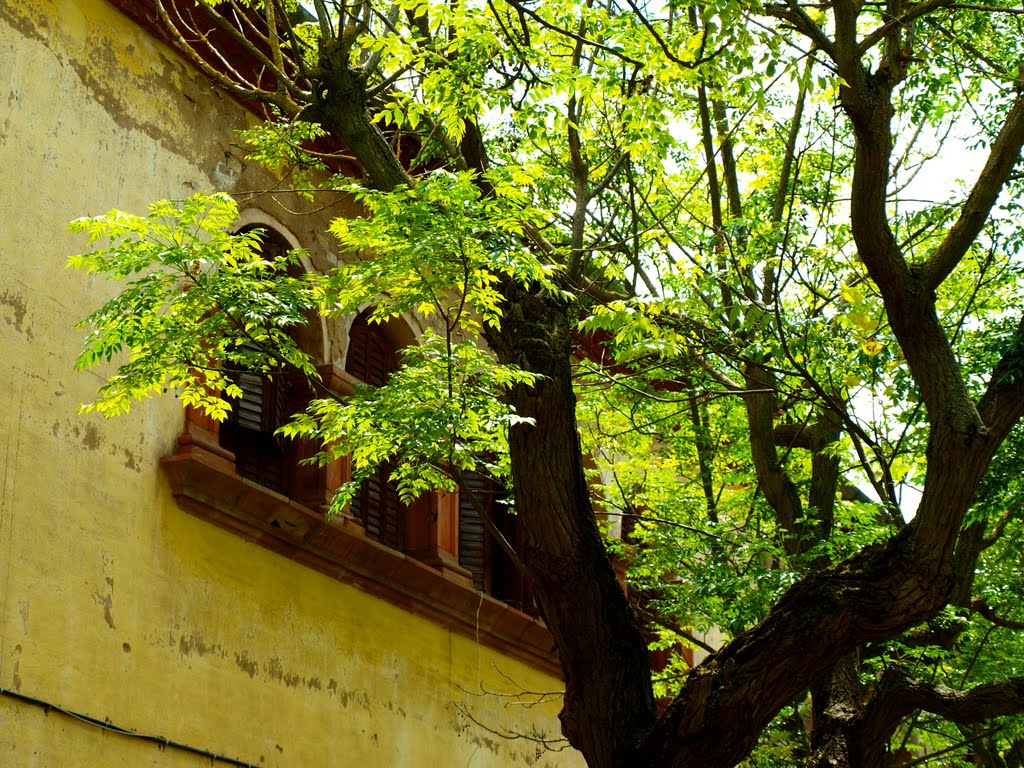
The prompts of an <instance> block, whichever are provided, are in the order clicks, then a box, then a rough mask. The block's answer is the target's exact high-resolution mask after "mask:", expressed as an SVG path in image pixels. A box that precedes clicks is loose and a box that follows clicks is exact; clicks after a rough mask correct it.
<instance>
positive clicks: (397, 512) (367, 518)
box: [345, 311, 405, 549]
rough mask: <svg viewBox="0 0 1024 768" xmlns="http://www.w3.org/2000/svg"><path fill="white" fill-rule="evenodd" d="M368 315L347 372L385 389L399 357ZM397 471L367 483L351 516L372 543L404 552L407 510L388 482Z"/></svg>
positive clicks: (381, 470) (358, 326) (380, 471)
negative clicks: (370, 322) (361, 525)
mask: <svg viewBox="0 0 1024 768" xmlns="http://www.w3.org/2000/svg"><path fill="white" fill-rule="evenodd" d="M368 314H369V312H368V311H367V312H364V313H363V314H361V315H359V316H358V317H357V318H356V319H355V320H354V321H353V323H352V329H351V330H350V331H349V348H348V357H347V359H346V362H345V370H346V371H347V372H348V373H350V374H352V375H353V376H355V377H356V378H357V379H360V380H361V381H363V382H364V383H366V384H369V385H370V386H374V387H381V386H384V385H385V384H387V382H388V378H389V377H390V375H391V372H392V371H393V370H395V368H396V367H397V361H396V354H395V350H394V348H393V347H392V346H391V345H390V344H389V343H388V341H387V339H386V338H385V337H384V335H383V334H382V333H381V331H380V330H379V328H377V327H374V328H370V326H369V325H368V324H367V322H366V320H367V316H368ZM393 468H394V467H393V465H391V464H390V463H388V464H384V465H381V466H380V467H378V468H377V471H376V472H375V473H374V475H373V476H372V477H369V478H367V479H366V481H365V482H364V483H363V485H362V487H360V489H359V492H358V493H357V494H356V496H355V498H353V499H352V505H351V512H352V516H353V517H354V518H355V519H356V520H359V521H360V522H361V523H362V524H363V527H364V528H366V534H367V535H368V536H369V537H370V538H371V539H373V540H375V541H379V542H380V543H382V544H385V545H387V546H389V547H392V548H393V549H402V545H403V542H404V531H403V519H404V517H405V507H404V505H403V504H402V502H401V500H400V499H399V498H398V490H397V489H396V488H395V485H394V483H392V482H390V481H389V480H388V477H389V476H390V474H391V472H392V470H393Z"/></svg>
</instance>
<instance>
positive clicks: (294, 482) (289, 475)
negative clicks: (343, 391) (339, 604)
mask: <svg viewBox="0 0 1024 768" xmlns="http://www.w3.org/2000/svg"><path fill="white" fill-rule="evenodd" d="M254 229H258V230H259V231H260V233H261V235H262V241H261V246H260V251H261V253H262V255H263V256H264V257H265V258H267V259H274V258H277V257H279V256H282V255H284V254H285V253H286V252H287V251H289V250H290V249H291V245H290V244H289V243H288V241H287V240H286V239H285V238H284V237H283V236H282V235H281V234H280V233H278V232H275V231H274V230H272V229H269V228H266V227H247V228H245V229H243V230H241V231H242V232H247V231H252V230H254ZM289 271H290V272H293V273H294V274H293V275H292V276H293V277H295V276H299V275H301V273H302V268H301V267H300V266H298V265H294V266H293V267H292V268H291V269H290V270H289ZM315 320H316V319H315V318H310V323H309V324H308V325H307V327H299V328H296V329H295V331H294V333H293V334H292V337H293V338H294V339H295V341H296V343H298V344H299V346H300V347H302V348H303V349H306V351H315V350H316V347H315V337H316V336H317V333H316V328H317V326H316V324H315ZM253 346H254V348H255V345H253ZM232 378H233V379H234V381H235V383H236V384H238V386H239V388H241V390H242V393H243V395H242V398H241V399H240V400H238V401H236V402H235V403H233V404H232V405H233V407H232V409H231V412H230V414H229V415H228V418H227V419H226V420H225V421H224V423H223V424H221V425H220V430H219V434H220V445H221V447H222V448H224V449H226V450H228V451H230V452H231V453H233V454H234V457H235V472H237V473H238V475H240V476H241V477H244V478H246V479H248V480H252V481H253V482H255V483H259V484H260V485H262V486H263V487H264V488H269V489H270V490H272V491H276V492H278V493H280V494H282V495H284V496H288V497H289V498H291V499H294V500H296V501H299V502H300V503H303V504H306V505H307V506H311V507H313V508H317V507H318V506H320V505H322V504H323V503H324V488H323V485H324V482H323V478H322V476H321V475H322V472H318V471H316V469H315V468H309V467H306V466H303V465H300V462H301V460H302V459H304V458H306V457H308V456H311V455H313V453H315V446H313V445H311V444H308V443H307V442H306V441H302V440H289V439H286V438H283V437H281V436H280V435H276V434H275V432H276V431H277V429H278V428H279V427H281V426H283V425H284V424H285V423H286V422H287V421H288V419H289V418H290V417H291V416H292V414H294V413H297V412H299V411H301V410H303V409H304V408H305V407H306V405H307V404H308V403H309V401H310V399H311V398H312V395H313V393H312V391H311V390H310V388H309V385H308V383H307V382H306V381H305V379H304V378H303V377H302V375H301V374H298V373H295V372H292V371H287V370H282V371H280V372H275V373H269V374H268V373H262V372H258V371H238V372H236V373H234V374H233V376H232Z"/></svg>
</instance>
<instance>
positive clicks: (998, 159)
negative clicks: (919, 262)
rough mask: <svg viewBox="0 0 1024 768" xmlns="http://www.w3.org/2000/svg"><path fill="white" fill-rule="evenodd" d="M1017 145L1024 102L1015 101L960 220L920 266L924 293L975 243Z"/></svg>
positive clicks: (1023, 130) (1023, 131)
mask: <svg viewBox="0 0 1024 768" xmlns="http://www.w3.org/2000/svg"><path fill="white" fill-rule="evenodd" d="M1021 146H1024V99H1021V98H1018V99H1017V101H1016V102H1015V103H1014V105H1013V107H1012V108H1011V109H1010V111H1009V113H1008V114H1007V115H1006V119H1005V120H1004V121H1003V127H1002V129H1001V130H1000V131H999V135H998V136H997V137H996V140H995V141H994V142H993V143H992V149H991V150H990V151H989V156H988V160H987V162H986V163H985V167H984V168H983V169H982V171H981V174H980V175H979V176H978V179H977V181H975V182H974V187H973V188H972V189H971V194H970V195H969V196H968V198H967V201H966V202H965V203H964V206H963V209H962V210H961V211H960V217H959V218H958V219H957V220H956V223H955V224H953V226H952V227H951V228H950V230H949V232H948V233H947V234H946V237H945V239H943V241H942V244H941V245H939V247H938V248H936V249H935V252H934V253H933V254H932V256H931V258H929V259H928V261H927V262H925V264H924V265H923V266H922V267H921V271H920V274H921V280H922V282H923V284H924V287H925V289H926V290H930V291H934V290H935V289H936V288H938V287H939V286H940V285H941V284H942V281H943V280H945V279H946V278H947V277H948V276H949V273H950V272H952V271H953V270H954V269H955V268H956V265H957V264H959V263H960V260H961V259H962V258H963V257H964V254H965V253H967V249H968V248H970V247H971V245H972V244H973V243H974V242H975V241H976V240H977V238H978V235H979V234H980V233H981V228H982V227H983V226H984V225H985V222H986V221H987V220H988V216H989V213H990V212H991V210H992V206H993V205H994V204H995V202H996V198H997V197H998V196H999V193H1000V192H1001V191H1002V189H1003V187H1004V185H1005V184H1006V182H1007V181H1008V180H1009V178H1010V174H1011V172H1012V171H1013V168H1014V166H1016V164H1017V162H1018V161H1019V160H1020V149H1021Z"/></svg>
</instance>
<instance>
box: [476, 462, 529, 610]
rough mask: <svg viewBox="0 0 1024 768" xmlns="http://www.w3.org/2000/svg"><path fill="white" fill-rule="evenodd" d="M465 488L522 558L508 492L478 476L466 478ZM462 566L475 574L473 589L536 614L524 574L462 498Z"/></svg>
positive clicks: (518, 524) (516, 525)
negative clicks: (507, 503)
mask: <svg viewBox="0 0 1024 768" xmlns="http://www.w3.org/2000/svg"><path fill="white" fill-rule="evenodd" d="M464 477H465V480H466V485H468V486H469V489H470V490H471V491H472V492H473V493H474V494H475V495H476V497H477V499H478V500H479V501H480V506H481V507H482V508H483V510H484V512H485V513H486V514H487V515H488V516H490V519H491V520H492V521H493V522H494V525H495V527H497V529H498V530H499V531H501V533H502V535H503V536H504V537H505V540H506V541H508V543H509V544H510V545H511V546H512V549H513V550H514V551H515V552H516V553H517V554H518V555H519V557H520V559H522V558H523V551H524V547H523V537H522V530H521V526H520V523H519V518H518V517H517V516H516V515H514V514H512V512H511V511H510V510H509V508H508V506H507V505H506V504H503V503H502V501H503V498H504V496H505V491H504V489H502V488H501V487H500V486H498V485H496V484H495V482H494V481H493V480H491V479H489V478H487V477H485V476H483V475H480V474H478V473H476V472H468V473H466V474H465V476H464ZM459 565H461V566H462V567H463V568H465V569H466V570H467V571H469V572H470V573H472V574H473V586H474V587H475V588H476V589H479V590H480V591H481V592H484V593H486V594H488V595H490V596H491V597H493V598H495V599H497V600H501V601H502V602H504V603H508V604H509V605H511V606H512V607H513V608H518V609H519V610H521V611H522V612H523V613H528V614H530V615H534V614H536V612H537V609H536V607H535V606H534V602H533V592H532V591H531V589H530V586H529V583H528V582H527V580H526V574H524V573H523V572H522V571H521V570H520V569H519V568H518V567H517V566H516V564H515V563H514V562H513V561H512V559H511V558H510V557H509V556H508V554H507V553H506V552H505V549H504V547H502V546H501V545H500V544H499V543H498V542H497V541H496V540H495V538H494V537H493V536H492V535H491V534H490V533H489V532H488V531H487V529H486V528H485V527H484V523H483V521H482V520H481V519H480V515H479V513H478V512H477V511H476V508H475V507H474V506H473V503H472V502H471V501H470V499H469V497H468V495H465V494H461V493H460V495H459Z"/></svg>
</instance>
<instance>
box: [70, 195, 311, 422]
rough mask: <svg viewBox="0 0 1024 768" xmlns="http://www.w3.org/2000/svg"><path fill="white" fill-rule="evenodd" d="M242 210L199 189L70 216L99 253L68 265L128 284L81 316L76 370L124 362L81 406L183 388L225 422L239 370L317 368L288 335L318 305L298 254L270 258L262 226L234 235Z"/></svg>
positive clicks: (108, 411)
mask: <svg viewBox="0 0 1024 768" xmlns="http://www.w3.org/2000/svg"><path fill="white" fill-rule="evenodd" d="M237 215H238V210H237V207H236V205H235V203H234V201H233V200H232V199H231V198H230V197H229V196H227V195H223V194H215V195H195V196H193V197H191V198H189V199H188V200H186V201H185V202H184V203H182V204H181V205H180V206H179V205H175V204H174V203H171V202H168V201H161V202H158V203H154V204H153V205H152V206H150V210H149V213H148V215H146V216H136V215H132V214H128V213H124V212H122V211H111V212H110V213H108V214H106V215H104V216H96V217H92V218H83V219H78V220H76V221H74V222H72V223H71V224H70V225H69V227H68V228H69V230H70V231H72V232H78V233H85V234H87V235H88V238H89V244H90V245H92V246H94V250H92V251H91V252H89V253H86V254H83V255H79V256H73V257H71V258H70V259H69V260H68V266H69V267H71V268H74V269H79V270H83V271H86V272H89V273H95V274H98V275H100V276H102V277H103V278H105V279H107V280H113V281H116V282H117V283H118V284H119V285H120V286H121V290H120V292H119V293H118V294H117V295H116V296H115V297H114V298H112V299H110V300H109V301H108V302H106V303H105V304H104V305H103V306H102V307H101V308H99V309H98V310H96V311H95V312H93V313H92V314H90V315H89V316H88V317H87V318H86V319H85V320H84V321H82V323H81V325H83V326H89V327H91V329H92V330H91V331H90V332H89V334H88V335H87V336H86V338H85V341H84V343H83V345H82V351H81V353H80V354H79V356H78V359H77V361H76V363H75V367H76V368H77V369H79V370H82V369H87V368H93V367H95V366H97V365H99V364H100V363H115V364H117V371H116V373H114V374H113V375H111V376H110V377H109V378H108V380H107V383H106V384H104V385H103V386H102V387H101V388H100V390H99V395H98V397H97V398H96V400H94V401H93V402H92V403H89V404H87V405H85V406H83V407H84V409H85V410H95V411H98V412H100V413H102V414H104V415H106V416H114V415H117V414H119V413H126V412H128V410H129V409H130V408H131V404H132V402H133V401H135V400H140V399H144V398H148V397H151V396H153V395H154V394H158V393H162V392H166V391H167V390H168V389H169V388H179V387H180V388H181V394H180V397H181V400H182V402H183V403H184V404H185V405H192V406H195V407H197V408H199V409H201V410H202V411H204V412H205V413H207V414H208V415H210V416H212V417H213V418H215V419H218V420H219V419H223V418H224V417H225V416H226V415H227V412H228V409H229V407H230V406H229V404H228V402H227V400H226V398H232V397H239V396H240V395H241V392H240V391H239V389H238V387H237V386H236V385H235V384H233V383H232V381H231V379H230V373H231V372H232V371H236V370H242V369H245V370H260V371H267V372H272V371H275V370H282V369H284V368H294V369H298V370H300V371H302V372H303V373H305V374H306V375H308V376H311V377H315V376H316V375H317V374H316V368H315V365H314V363H313V362H312V360H311V359H310V358H309V356H308V355H306V354H305V353H304V352H303V351H302V350H300V349H299V348H298V346H297V345H296V344H295V342H294V341H293V340H292V338H291V336H290V335H289V331H290V330H291V329H292V328H294V327H295V326H298V325H301V324H303V323H305V321H306V318H305V314H304V313H305V312H306V311H308V310H310V309H312V307H313V303H312V299H311V294H310V292H309V289H308V287H307V286H306V285H305V284H304V283H303V281H301V280H298V279H295V278H292V277H290V276H289V275H288V267H289V265H290V264H292V263H293V258H294V257H293V256H284V257H280V258H277V259H275V260H273V261H268V260H267V259H265V258H263V257H262V256H261V255H260V237H259V235H258V234H257V233H255V232H252V233H248V234H243V235H237V236H231V235H229V234H228V233H227V231H226V229H227V227H229V226H230V225H232V224H233V223H234V221H235V219H236V218H237ZM257 350H258V351H257ZM125 358H127V359H125Z"/></svg>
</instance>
